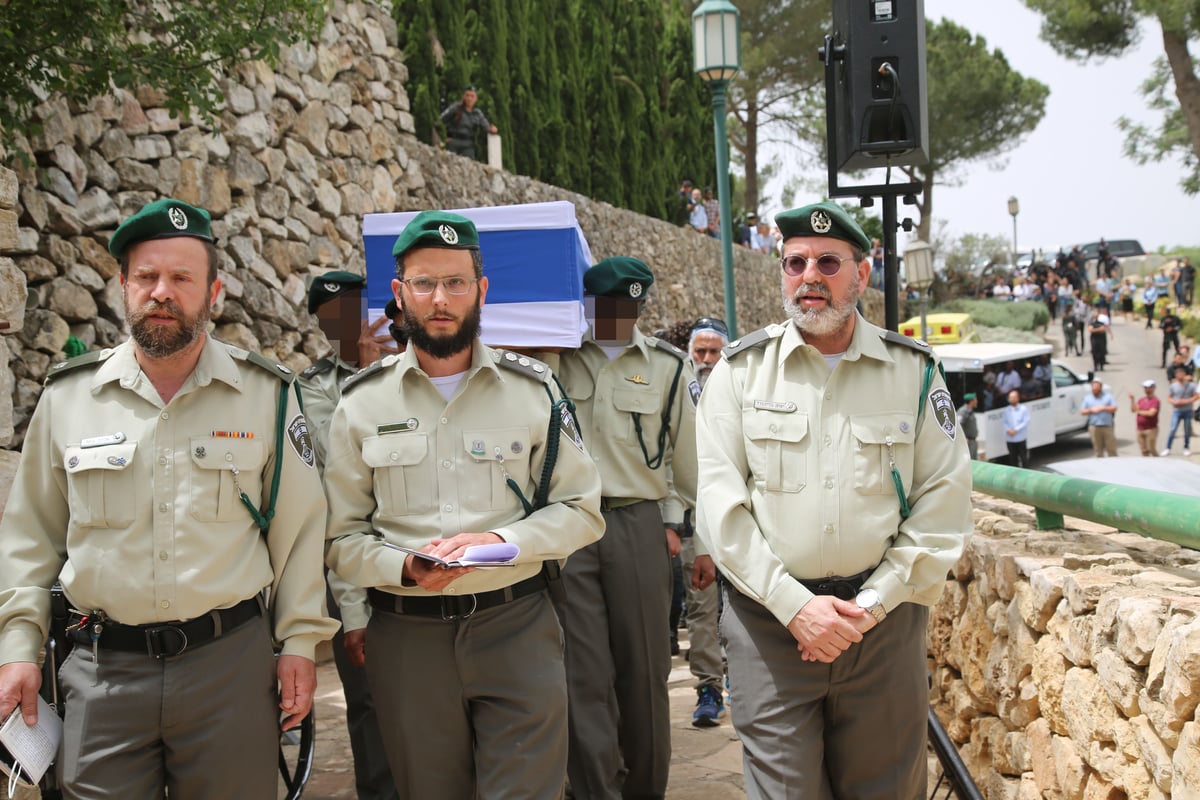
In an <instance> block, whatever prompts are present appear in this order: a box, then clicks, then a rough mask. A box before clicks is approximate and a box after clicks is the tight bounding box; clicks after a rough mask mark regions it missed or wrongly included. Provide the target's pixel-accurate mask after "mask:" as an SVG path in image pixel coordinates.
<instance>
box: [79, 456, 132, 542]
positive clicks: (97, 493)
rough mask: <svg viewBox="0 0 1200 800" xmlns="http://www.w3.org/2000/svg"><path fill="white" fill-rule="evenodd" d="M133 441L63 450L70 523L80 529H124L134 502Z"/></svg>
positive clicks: (130, 521)
mask: <svg viewBox="0 0 1200 800" xmlns="http://www.w3.org/2000/svg"><path fill="white" fill-rule="evenodd" d="M136 451H137V442H122V443H120V444H110V445H106V446H104V447H78V446H72V447H68V448H66V450H64V451H63V466H64V468H65V469H66V471H67V487H68V488H67V493H68V503H69V506H70V509H71V522H72V523H74V524H76V525H78V526H80V527H82V528H125V527H128V526H129V525H130V524H132V523H133V509H134V508H136V507H137V504H138V496H137V495H138V492H137V481H136V480H135V479H134V476H133V469H132V467H133V456H134V453H135V452H136Z"/></svg>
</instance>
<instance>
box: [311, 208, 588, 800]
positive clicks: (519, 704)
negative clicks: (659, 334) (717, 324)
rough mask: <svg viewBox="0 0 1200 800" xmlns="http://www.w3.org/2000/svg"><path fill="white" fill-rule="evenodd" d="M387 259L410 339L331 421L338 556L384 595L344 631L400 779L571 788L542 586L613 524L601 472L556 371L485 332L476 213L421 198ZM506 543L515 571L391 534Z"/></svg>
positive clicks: (560, 680) (440, 790)
mask: <svg viewBox="0 0 1200 800" xmlns="http://www.w3.org/2000/svg"><path fill="white" fill-rule="evenodd" d="M392 255H393V256H394V257H395V259H396V276H397V277H396V280H394V281H393V282H392V291H393V292H394V293H395V295H396V299H397V301H398V302H399V304H400V306H401V309H402V310H403V312H404V328H405V332H406V333H407V334H408V339H409V348H408V351H407V352H406V353H404V354H403V355H399V356H388V357H386V358H384V359H383V360H382V361H380V362H377V363H376V364H374V365H372V366H371V367H369V368H367V369H365V370H363V371H362V372H360V373H358V374H357V375H356V376H354V377H353V378H351V379H350V380H348V381H347V382H346V383H345V384H344V385H343V388H342V392H343V393H342V399H341V401H340V402H339V404H338V407H337V410H336V411H335V412H334V416H333V422H332V424H331V426H330V434H329V451H328V457H327V468H326V472H325V478H326V490H327V492H328V495H329V500H330V510H329V527H328V532H327V547H328V555H327V559H326V560H327V562H328V564H329V566H330V568H331V569H333V570H335V571H336V572H337V573H338V575H340V576H341V577H343V578H344V579H346V580H348V581H349V582H351V583H353V584H355V585H356V586H361V587H364V588H366V589H368V594H369V598H370V603H371V607H372V613H371V617H370V621H369V622H368V623H367V626H366V628H365V629H362V630H357V631H348V632H347V634H346V638H347V641H348V642H349V641H354V640H356V639H357V640H358V641H360V642H363V646H364V647H365V653H366V668H367V680H368V683H369V685H370V689H371V693H372V695H373V696H374V697H375V702H376V708H377V711H378V715H379V720H380V727H381V729H382V734H383V740H384V748H385V750H386V751H387V755H388V762H389V764H390V765H391V769H392V774H393V775H394V776H395V778H396V782H397V788H398V789H401V792H402V794H406V795H408V796H413V797H475V796H490V797H507V796H517V795H518V794H519V795H520V796H522V797H538V798H541V797H545V798H557V797H560V796H561V795H562V791H563V785H564V782H565V776H566V763H567V690H566V674H565V669H564V666H563V652H562V629H561V627H560V626H559V622H558V617H557V616H556V615H555V611H554V607H553V606H552V604H551V602H550V597H549V593H548V588H549V585H550V583H549V581H550V580H552V579H554V578H556V577H557V562H558V560H559V559H563V558H565V557H567V556H568V555H570V554H571V553H572V552H574V551H575V550H577V549H578V548H580V547H583V546H585V545H587V544H590V543H591V542H594V541H596V540H597V539H599V538H600V535H601V533H602V532H603V530H604V523H603V519H602V517H601V515H600V477H599V474H598V473H597V471H596V468H595V466H594V465H593V463H592V460H591V458H590V457H589V456H588V455H587V453H586V452H585V451H584V449H583V442H582V439H581V438H580V435H579V431H578V426H577V424H576V422H575V419H574V416H573V414H572V412H571V411H570V408H569V407H568V406H567V405H566V404H565V403H563V402H562V397H561V394H560V393H559V392H558V390H557V389H556V388H555V385H554V381H553V379H552V377H551V375H550V370H549V369H547V368H546V366H545V365H544V364H542V363H541V362H539V361H536V360H534V359H531V358H528V357H524V356H518V355H517V354H515V353H509V352H504V351H501V350H493V349H491V348H489V347H486V346H485V345H484V344H483V343H482V342H480V341H479V338H478V335H479V320H480V309H481V307H482V306H483V302H484V299H485V297H486V296H487V288H488V280H487V278H485V277H483V261H482V257H481V255H480V252H479V239H478V235H477V233H476V230H475V226H474V225H473V224H472V223H471V221H470V220H468V219H466V218H464V217H461V216H458V215H456V214H447V213H442V212H428V211H427V212H422V213H421V214H418V215H417V216H416V217H415V218H414V219H413V220H412V221H411V222H410V223H409V224H408V226H407V227H406V228H405V229H404V231H403V232H402V233H401V235H400V237H399V238H398V239H397V240H396V244H395V246H394V247H393V249H392ZM549 467H552V469H550V468H549ZM502 543H507V544H508V545H510V546H513V547H510V548H508V552H507V553H501V554H500V555H499V557H498V558H503V557H504V556H506V555H513V554H514V551H515V558H514V559H513V563H512V565H511V566H504V567H503V568H487V567H475V566H443V565H442V564H439V563H436V562H435V561H431V560H429V559H425V558H420V557H417V556H415V555H413V554H411V553H406V552H404V551H402V550H400V549H397V548H398V547H402V548H408V549H411V550H418V551H421V552H424V553H426V554H428V555H431V556H434V557H436V558H438V559H441V560H443V561H459V560H464V559H465V560H471V556H474V555H475V554H476V553H477V552H479V551H477V550H471V552H470V553H468V552H467V551H468V548H473V547H477V546H480V545H483V546H495V545H500V544H502ZM488 549H492V548H491V547H489V548H488ZM483 552H485V553H486V552H487V551H486V550H484V551H483Z"/></svg>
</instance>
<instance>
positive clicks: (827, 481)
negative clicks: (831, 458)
mask: <svg viewBox="0 0 1200 800" xmlns="http://www.w3.org/2000/svg"><path fill="white" fill-rule="evenodd" d="M825 488H826V489H832V488H833V478H826V479H825Z"/></svg>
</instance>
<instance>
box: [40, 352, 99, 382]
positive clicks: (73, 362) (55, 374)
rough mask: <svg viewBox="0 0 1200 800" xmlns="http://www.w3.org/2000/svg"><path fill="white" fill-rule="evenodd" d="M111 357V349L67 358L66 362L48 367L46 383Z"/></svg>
mask: <svg viewBox="0 0 1200 800" xmlns="http://www.w3.org/2000/svg"><path fill="white" fill-rule="evenodd" d="M110 355H112V349H111V348H109V349H105V350H93V351H92V352H90V353H84V354H83V355H81V356H75V357H74V358H68V359H67V360H66V361H59V362H58V363H57V364H55V365H54V366H52V367H50V371H49V372H47V373H46V383H50V382H51V381H53V380H55V379H56V378H61V377H62V376H63V375H66V374H67V373H68V372H71V371H73V370H77V369H79V368H80V367H95V366H97V365H99V364H100V363H102V362H103V361H104V360H105V359H107V358H108V357H109V356H110Z"/></svg>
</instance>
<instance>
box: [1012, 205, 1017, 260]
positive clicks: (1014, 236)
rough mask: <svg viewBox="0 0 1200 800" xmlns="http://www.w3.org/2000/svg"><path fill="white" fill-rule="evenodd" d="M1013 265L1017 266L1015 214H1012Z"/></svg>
mask: <svg viewBox="0 0 1200 800" xmlns="http://www.w3.org/2000/svg"><path fill="white" fill-rule="evenodd" d="M1013 266H1014V267H1016V266H1017V215H1016V214H1013Z"/></svg>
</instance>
